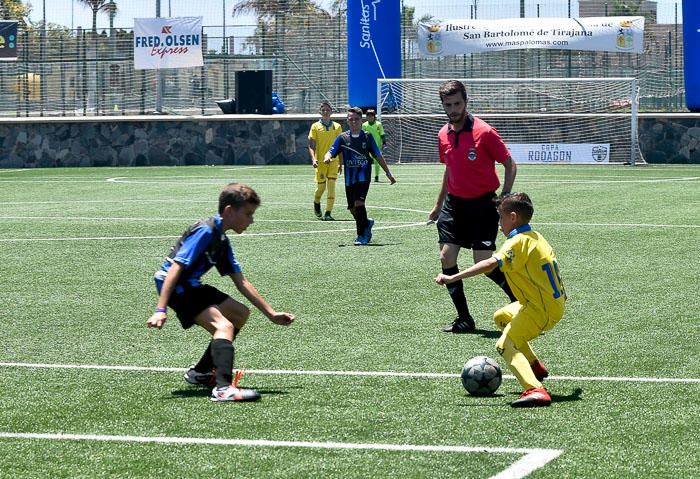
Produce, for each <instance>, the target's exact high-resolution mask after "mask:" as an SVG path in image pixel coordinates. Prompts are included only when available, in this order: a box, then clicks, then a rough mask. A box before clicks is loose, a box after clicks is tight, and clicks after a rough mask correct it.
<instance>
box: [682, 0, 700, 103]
mask: <svg viewBox="0 0 700 479" xmlns="http://www.w3.org/2000/svg"><path fill="white" fill-rule="evenodd" d="M683 56H684V60H683V65H684V69H685V104H686V106H687V107H688V110H690V111H692V112H700V1H698V0H683Z"/></svg>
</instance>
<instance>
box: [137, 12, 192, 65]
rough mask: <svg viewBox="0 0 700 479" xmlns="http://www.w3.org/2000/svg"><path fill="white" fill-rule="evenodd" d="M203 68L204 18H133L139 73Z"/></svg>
mask: <svg viewBox="0 0 700 479" xmlns="http://www.w3.org/2000/svg"><path fill="white" fill-rule="evenodd" d="M202 65H204V58H203V57H202V17H175V18H162V17H159V18H134V68H135V69H136V70H153V69H159V68H187V67H201V66H202Z"/></svg>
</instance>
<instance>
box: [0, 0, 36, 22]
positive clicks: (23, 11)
mask: <svg viewBox="0 0 700 479" xmlns="http://www.w3.org/2000/svg"><path fill="white" fill-rule="evenodd" d="M30 10H31V7H29V6H27V5H24V3H23V2H22V1H21V0H0V19H3V20H17V21H19V22H20V23H21V24H22V26H23V27H26V26H27V24H26V23H25V21H24V19H25V18H26V17H28V16H29V12H30Z"/></svg>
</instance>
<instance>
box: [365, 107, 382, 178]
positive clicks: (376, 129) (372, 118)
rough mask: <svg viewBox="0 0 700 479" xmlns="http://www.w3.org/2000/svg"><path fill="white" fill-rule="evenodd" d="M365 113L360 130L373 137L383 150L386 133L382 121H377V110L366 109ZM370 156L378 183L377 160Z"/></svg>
mask: <svg viewBox="0 0 700 479" xmlns="http://www.w3.org/2000/svg"><path fill="white" fill-rule="evenodd" d="M365 115H366V116H367V121H366V122H364V123H363V124H362V130H363V131H366V132H367V133H369V134H371V135H372V136H373V137H374V142H375V143H376V144H377V146H378V147H379V149H380V150H381V151H382V152H383V151H384V145H385V144H386V135H384V127H383V126H382V122H381V121H377V112H376V111H374V110H372V109H369V110H367V113H365ZM372 158H373V159H374V182H375V183H379V162H378V161H377V159H376V158H374V157H372Z"/></svg>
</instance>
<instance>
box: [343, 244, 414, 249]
mask: <svg viewBox="0 0 700 479" xmlns="http://www.w3.org/2000/svg"><path fill="white" fill-rule="evenodd" d="M399 244H401V243H369V244H363V245H355V244H352V243H349V244H339V245H338V248H345V247H347V246H352V247H354V248H367V247H373V246H375V247H376V246H397V245H399Z"/></svg>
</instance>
